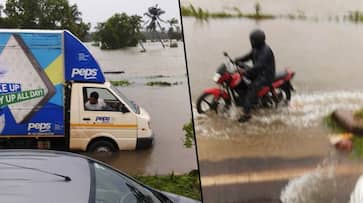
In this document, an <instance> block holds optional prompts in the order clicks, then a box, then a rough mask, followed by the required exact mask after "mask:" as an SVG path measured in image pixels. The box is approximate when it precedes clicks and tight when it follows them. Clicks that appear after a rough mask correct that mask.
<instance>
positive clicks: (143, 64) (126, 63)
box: [89, 43, 197, 175]
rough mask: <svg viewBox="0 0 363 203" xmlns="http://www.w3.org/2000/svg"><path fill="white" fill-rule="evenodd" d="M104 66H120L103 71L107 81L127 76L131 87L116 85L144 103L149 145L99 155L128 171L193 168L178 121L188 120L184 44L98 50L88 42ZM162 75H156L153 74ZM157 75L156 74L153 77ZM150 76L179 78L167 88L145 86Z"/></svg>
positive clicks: (163, 171)
mask: <svg viewBox="0 0 363 203" xmlns="http://www.w3.org/2000/svg"><path fill="white" fill-rule="evenodd" d="M89 48H90V50H91V52H92V54H94V56H95V58H96V59H97V60H98V62H99V63H100V64H101V66H102V67H103V70H104V71H125V73H124V74H110V75H106V77H107V79H108V80H116V81H117V80H128V81H129V82H131V85H130V86H127V87H118V88H119V89H120V90H121V92H122V93H124V94H125V95H126V96H127V97H128V98H129V99H131V100H133V101H135V102H136V103H137V104H138V105H140V106H142V107H143V108H145V109H146V110H147V111H148V113H149V114H150V116H151V127H152V129H153V131H154V134H155V140H154V141H155V142H154V146H153V147H152V148H151V149H147V150H138V151H121V152H119V153H118V154H117V155H116V156H114V157H111V158H101V159H102V160H103V161H105V162H107V163H109V164H111V165H112V166H114V167H116V168H118V169H120V170H122V171H125V172H126V173H128V174H138V175H140V174H141V175H142V174H149V175H154V174H169V173H171V172H173V171H174V172H175V173H186V172H189V171H191V170H193V169H197V160H196V153H195V149H194V147H193V148H191V149H186V148H185V147H184V145H183V143H184V132H183V130H182V128H183V125H184V124H185V123H187V122H189V121H190V119H191V112H190V102H189V92H188V83H187V78H186V68H185V60H184V51H183V44H181V43H180V44H179V48H175V49H171V48H165V49H163V48H162V47H161V45H160V44H158V43H155V44H146V45H145V48H146V49H147V50H148V51H147V52H145V53H141V52H140V50H141V48H129V49H126V50H116V51H103V50H100V49H98V48H97V47H92V46H89ZM160 75H162V76H163V77H161V78H158V77H156V76H160ZM155 77H156V78H155ZM149 81H167V82H171V83H173V82H178V85H173V86H170V87H158V86H154V87H150V86H147V85H145V83H146V82H149Z"/></svg>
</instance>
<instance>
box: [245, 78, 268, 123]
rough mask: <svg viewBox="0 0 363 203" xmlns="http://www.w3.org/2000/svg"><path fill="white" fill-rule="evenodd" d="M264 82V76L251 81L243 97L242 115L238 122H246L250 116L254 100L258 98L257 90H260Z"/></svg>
mask: <svg viewBox="0 0 363 203" xmlns="http://www.w3.org/2000/svg"><path fill="white" fill-rule="evenodd" d="M265 84H266V80H265V79H264V78H257V79H256V80H255V81H253V82H252V83H251V85H250V87H249V90H248V91H247V94H246V97H245V101H244V105H243V110H244V115H242V116H241V117H240V119H239V121H240V122H246V121H248V120H249V119H250V118H251V117H252V114H251V109H252V106H253V104H254V102H255V101H257V99H258V96H257V93H258V90H260V89H261V88H262V87H263V86H264V85H265Z"/></svg>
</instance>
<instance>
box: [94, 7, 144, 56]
mask: <svg viewBox="0 0 363 203" xmlns="http://www.w3.org/2000/svg"><path fill="white" fill-rule="evenodd" d="M141 22H142V20H141V16H138V15H132V16H128V15H127V14H126V13H121V14H119V13H117V14H115V15H113V16H112V17H110V18H109V19H108V20H107V21H106V22H103V23H98V25H97V27H96V30H97V31H96V32H95V34H94V40H95V41H96V42H100V43H101V49H119V48H124V47H130V46H136V45H137V44H138V42H139V40H141V39H142V38H143V35H142V34H141V32H140V29H141Z"/></svg>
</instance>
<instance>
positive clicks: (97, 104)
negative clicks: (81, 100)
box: [85, 92, 107, 110]
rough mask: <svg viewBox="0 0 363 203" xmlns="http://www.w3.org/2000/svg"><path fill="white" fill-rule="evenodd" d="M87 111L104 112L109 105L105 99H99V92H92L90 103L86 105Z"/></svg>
mask: <svg viewBox="0 0 363 203" xmlns="http://www.w3.org/2000/svg"><path fill="white" fill-rule="evenodd" d="M85 106H86V109H87V110H104V109H105V108H106V107H107V105H106V103H105V102H104V101H103V99H100V98H99V95H98V93H97V92H92V93H91V94H90V97H89V99H88V101H87V102H86V104H85Z"/></svg>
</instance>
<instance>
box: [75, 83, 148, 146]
mask: <svg viewBox="0 0 363 203" xmlns="http://www.w3.org/2000/svg"><path fill="white" fill-rule="evenodd" d="M95 93H96V94H97V95H98V98H97V100H98V101H97V105H96V107H97V106H98V107H100V108H98V109H95V108H90V107H89V105H87V104H90V98H91V96H92V94H95ZM70 100H71V101H70V111H71V114H70V149H71V150H82V151H92V152H93V151H97V152H100V151H104V152H108V151H116V150H119V149H123V150H132V149H135V148H145V147H147V146H150V145H151V144H152V141H153V133H152V130H151V127H150V116H149V114H148V113H147V112H146V111H145V110H144V109H143V108H141V107H139V106H138V105H137V104H135V103H134V102H133V101H130V100H129V99H128V98H127V97H126V96H125V95H123V94H122V93H121V92H120V91H119V90H118V89H117V88H116V87H113V86H112V85H111V84H110V83H109V82H106V83H104V84H92V83H72V84H71V98H70ZM99 103H102V104H99Z"/></svg>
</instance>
